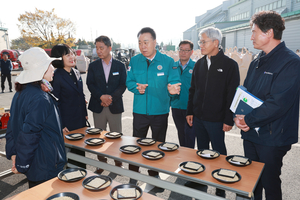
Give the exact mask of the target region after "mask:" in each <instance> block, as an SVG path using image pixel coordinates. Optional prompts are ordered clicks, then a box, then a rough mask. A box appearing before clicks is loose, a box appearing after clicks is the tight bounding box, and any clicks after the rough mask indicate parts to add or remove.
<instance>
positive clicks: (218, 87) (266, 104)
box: [6, 11, 300, 200]
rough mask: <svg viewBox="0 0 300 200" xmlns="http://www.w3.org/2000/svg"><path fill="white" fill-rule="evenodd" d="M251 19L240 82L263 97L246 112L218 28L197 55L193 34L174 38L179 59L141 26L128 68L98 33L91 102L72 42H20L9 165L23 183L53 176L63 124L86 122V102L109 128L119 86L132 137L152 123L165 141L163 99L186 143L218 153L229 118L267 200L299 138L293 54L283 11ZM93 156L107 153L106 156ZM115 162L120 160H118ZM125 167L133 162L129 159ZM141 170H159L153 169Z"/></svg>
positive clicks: (299, 69) (299, 88)
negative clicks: (240, 109)
mask: <svg viewBox="0 0 300 200" xmlns="http://www.w3.org/2000/svg"><path fill="white" fill-rule="evenodd" d="M250 26H251V31H252V35H251V40H252V41H253V45H254V48H255V49H258V50H261V53H260V54H259V56H258V57H257V58H255V59H254V60H253V61H252V62H251V64H250V66H249V70H248V73H247V76H246V79H245V82H244V86H245V87H246V88H247V90H248V91H249V92H250V93H252V94H253V95H255V96H256V97H258V98H259V99H261V100H262V101H263V104H262V105H261V106H259V107H258V108H255V109H253V110H252V111H251V112H250V113H249V114H246V115H235V114H234V113H232V111H231V110H230V105H231V103H232V100H233V97H234V95H235V91H236V88H237V87H238V86H239V84H240V73H239V68H238V64H237V62H236V61H234V60H233V59H231V58H229V57H228V56H226V55H225V54H224V52H223V49H222V47H221V45H220V44H221V40H222V33H221V31H220V30H219V29H217V28H213V27H208V28H205V29H203V30H201V32H200V34H199V45H200V49H201V54H202V55H204V56H203V57H202V58H201V59H199V60H198V61H197V62H196V63H195V62H194V61H193V60H192V59H191V55H192V54H193V47H194V44H193V43H192V42H191V41H188V40H183V41H181V42H180V44H179V60H178V61H177V62H174V60H173V59H172V58H170V57H169V56H167V55H165V54H162V53H161V52H159V51H157V50H156V49H155V46H156V43H157V42H156V33H155V31H154V30H153V29H152V28H149V27H146V28H142V29H141V30H140V31H139V33H138V34H137V39H138V43H139V49H140V52H141V54H138V55H136V56H134V57H133V58H132V59H131V61H130V64H129V67H128V69H127V72H126V67H125V65H124V64H123V63H121V62H120V61H118V60H115V59H113V58H112V56H111V50H112V43H111V41H110V39H109V37H107V36H100V37H98V38H96V40H95V45H96V49H97V54H98V57H99V59H97V60H96V61H94V62H92V63H90V65H89V70H88V74H87V81H86V84H87V86H88V89H89V91H90V93H91V98H90V100H89V102H87V101H86V100H85V96H84V93H83V84H84V83H82V79H81V76H80V73H79V72H78V71H77V70H76V69H74V67H75V65H76V62H75V56H74V53H73V52H72V50H71V48H70V47H68V46H67V45H65V44H59V45H56V46H54V47H53V48H52V53H51V58H50V57H49V56H48V55H47V54H46V53H45V52H44V51H43V50H42V49H41V48H38V47H34V48H31V49H29V50H27V51H25V52H24V53H23V55H21V57H20V61H21V63H22V65H23V67H24V70H23V71H22V72H21V74H20V75H19V76H18V77H17V78H16V83H15V87H16V91H17V92H16V94H15V95H14V98H13V101H12V104H11V118H10V120H9V124H8V128H7V134H6V140H7V143H6V153H7V158H8V159H12V161H13V165H12V171H13V172H14V173H24V174H25V175H26V176H27V178H28V181H29V186H30V187H33V186H35V185H37V184H40V183H42V182H44V181H47V180H49V179H51V178H53V177H55V176H56V175H57V173H58V172H59V171H61V170H62V169H63V168H64V166H65V164H66V162H67V161H66V151H65V147H64V142H63V132H69V131H71V130H75V129H78V128H81V127H85V126H86V120H87V119H88V116H87V106H86V104H87V103H88V109H89V110H91V111H92V112H93V120H94V125H95V127H96V128H101V129H104V130H106V129H107V124H108V125H109V130H110V131H115V132H122V121H121V118H122V112H124V106H123V100H122V95H123V93H124V92H125V90H126V88H127V89H128V90H129V91H130V92H132V93H133V95H134V100H133V133H132V136H133V137H140V138H146V137H147V135H148V130H149V128H150V129H151V131H152V136H150V137H152V138H153V139H155V140H157V141H160V142H165V139H166V132H167V127H168V116H169V112H170V107H171V109H172V117H173V120H174V122H175V125H176V128H177V131H178V140H179V144H180V146H183V147H187V148H194V147H195V141H197V148H198V149H213V150H216V151H218V152H220V153H221V154H223V155H226V154H227V150H226V145H225V132H227V131H230V130H231V129H232V127H233V125H234V124H235V125H236V126H237V127H238V128H240V129H241V135H242V139H243V147H244V153H245V156H246V157H247V158H249V159H251V160H253V161H259V162H263V163H265V168H264V170H263V173H262V176H261V178H260V180H259V182H258V184H257V187H256V189H255V192H254V197H255V200H257V199H258V200H259V199H262V190H263V189H265V195H266V199H267V200H277V199H278V200H279V199H282V191H281V180H280V174H281V168H282V165H283V163H282V160H283V157H284V155H285V154H286V153H287V151H289V150H290V149H291V145H292V144H294V143H297V141H298V125H299V92H300V58H299V57H298V56H297V55H296V54H295V53H294V52H292V51H291V50H289V49H288V48H287V47H286V46H285V43H284V42H283V41H281V38H282V33H283V31H284V29H285V25H284V19H283V18H282V17H281V16H280V15H279V14H277V13H276V12H274V11H261V12H259V13H256V14H255V15H254V16H252V19H251V21H250ZM51 63H52V64H51ZM53 66H54V67H55V68H56V70H55V72H54V68H53ZM53 75H54V76H53ZM52 79H53V80H52ZM257 127H260V128H259V130H257V129H256V128H257ZM210 145H211V147H210ZM70 151H73V152H75V153H78V154H81V155H84V152H81V151H78V150H77V151H76V150H75V149H71V150H70ZM43 158H46V159H43ZM98 159H99V160H100V161H102V162H107V159H106V158H105V157H102V156H101V157H100V156H98ZM70 162H71V161H70ZM74 162H75V161H74ZM75 164H76V162H75ZM115 165H116V166H119V167H123V166H122V163H121V162H118V161H115ZM80 166H81V167H86V166H85V165H80ZM129 169H130V170H134V171H138V170H139V167H138V166H133V165H129ZM102 171H103V170H102V169H98V170H97V173H101V172H102ZM148 173H149V175H150V176H154V177H159V174H158V172H157V171H153V170H149V171H148ZM130 182H131V183H133V184H135V183H136V181H135V180H130ZM186 186H188V187H193V188H197V187H198V186H199V184H198V185H197V184H195V183H192V182H187V183H186ZM204 187H205V186H204ZM216 195H218V196H221V197H225V191H224V190H221V189H218V188H217V189H216Z"/></svg>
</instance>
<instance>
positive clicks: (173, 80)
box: [126, 27, 181, 176]
mask: <svg viewBox="0 0 300 200" xmlns="http://www.w3.org/2000/svg"><path fill="white" fill-rule="evenodd" d="M138 39H139V48H140V51H141V54H138V55H136V56H134V57H133V58H132V59H131V60H130V64H129V67H128V70H127V80H126V85H127V88H128V90H129V91H131V92H132V93H134V101H133V136H134V137H140V138H145V137H146V136H147V133H148V129H149V127H151V131H152V138H154V139H155V140H157V141H160V142H164V141H165V138H166V132H167V127H168V116H169V111H170V95H174V94H179V93H180V84H181V83H180V77H179V74H178V73H177V66H175V65H174V60H173V59H172V58H170V57H168V56H167V55H165V54H161V53H160V52H159V51H157V50H156V49H155V46H156V34H155V32H154V30H153V29H152V28H149V27H146V28H143V29H142V30H141V31H140V32H139V33H138ZM131 169H133V168H131ZM133 170H137V169H133ZM149 175H151V176H156V175H158V173H157V172H153V173H152V171H149Z"/></svg>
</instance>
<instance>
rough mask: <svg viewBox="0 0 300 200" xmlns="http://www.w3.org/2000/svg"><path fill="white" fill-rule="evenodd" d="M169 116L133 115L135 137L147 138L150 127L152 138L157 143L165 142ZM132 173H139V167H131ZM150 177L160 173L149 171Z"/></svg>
mask: <svg viewBox="0 0 300 200" xmlns="http://www.w3.org/2000/svg"><path fill="white" fill-rule="evenodd" d="M168 116H169V113H168V114H163V115H143V114H137V113H133V137H139V138H146V137H147V133H148V129H149V127H150V128H151V131H152V137H151V138H153V139H155V140H156V141H159V142H165V140H166V133H167V128H168ZM129 169H130V170H132V171H136V172H137V171H139V167H138V166H134V165H129ZM148 173H149V175H150V176H156V175H158V172H156V171H153V170H148Z"/></svg>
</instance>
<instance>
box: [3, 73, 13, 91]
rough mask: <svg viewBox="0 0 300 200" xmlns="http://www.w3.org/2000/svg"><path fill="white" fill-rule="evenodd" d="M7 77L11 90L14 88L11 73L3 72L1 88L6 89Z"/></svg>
mask: <svg viewBox="0 0 300 200" xmlns="http://www.w3.org/2000/svg"><path fill="white" fill-rule="evenodd" d="M6 78H7V81H8V85H9V90H12V85H11V75H10V74H1V89H2V91H3V90H4V89H5V86H4V82H5V79H6Z"/></svg>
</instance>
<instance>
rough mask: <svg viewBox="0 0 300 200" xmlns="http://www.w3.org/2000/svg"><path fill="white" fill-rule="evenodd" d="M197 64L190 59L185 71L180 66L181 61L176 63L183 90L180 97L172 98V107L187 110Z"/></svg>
mask: <svg viewBox="0 0 300 200" xmlns="http://www.w3.org/2000/svg"><path fill="white" fill-rule="evenodd" d="M194 65H195V62H194V61H193V60H192V59H190V61H189V64H188V65H187V66H186V68H185V69H184V70H182V67H181V66H180V65H179V61H177V62H175V66H177V72H178V74H179V75H180V81H181V90H180V94H179V95H174V96H173V97H172V98H171V107H172V108H177V109H182V110H186V109H187V104H188V100H189V89H190V87H191V79H192V74H193V69H194Z"/></svg>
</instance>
